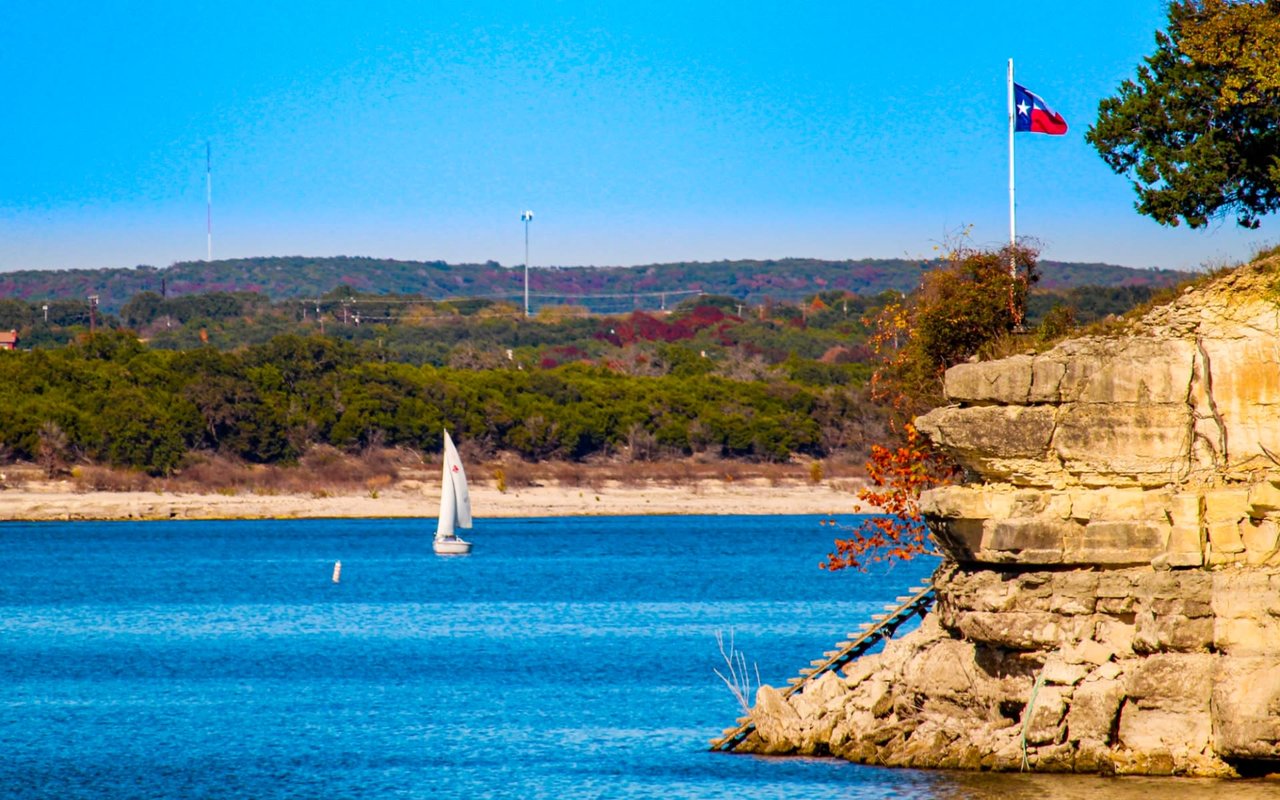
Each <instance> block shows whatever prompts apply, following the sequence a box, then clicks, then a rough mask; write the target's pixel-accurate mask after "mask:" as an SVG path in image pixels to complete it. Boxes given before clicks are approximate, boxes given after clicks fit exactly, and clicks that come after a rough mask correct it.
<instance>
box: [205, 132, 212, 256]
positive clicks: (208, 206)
mask: <svg viewBox="0 0 1280 800" xmlns="http://www.w3.org/2000/svg"><path fill="white" fill-rule="evenodd" d="M204 201H205V209H204V231H205V236H206V237H207V238H208V246H209V249H208V251H207V253H206V255H205V261H212V260H213V146H212V145H210V144H209V142H207V141H206V142H205V143H204Z"/></svg>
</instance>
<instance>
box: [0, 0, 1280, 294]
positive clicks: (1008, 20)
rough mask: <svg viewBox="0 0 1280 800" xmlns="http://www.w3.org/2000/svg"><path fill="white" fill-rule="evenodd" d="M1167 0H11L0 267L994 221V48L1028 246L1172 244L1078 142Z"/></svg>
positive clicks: (467, 251) (921, 231)
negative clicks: (1014, 85) (1011, 107)
mask: <svg viewBox="0 0 1280 800" xmlns="http://www.w3.org/2000/svg"><path fill="white" fill-rule="evenodd" d="M1163 5H1164V3H1163V2H1160V0H1146V1H1142V2H1139V1H1137V0H1133V1H1131V2H1121V3H1117V2H1114V0H1111V1H1110V2H1100V1H1098V0H1080V1H1078V2H1073V3H1058V4H1052V5H1049V4H1030V3H1025V2H1023V3H1014V2H977V3H971V4H961V5H960V6H959V7H957V6H956V5H955V4H943V3H937V2H919V1H918V0H898V2H894V3H885V4H863V3H829V2H825V3H816V2H800V3H789V4H781V3H776V2H770V3H759V2H740V3H737V4H733V5H730V4H727V3H707V2H701V1H700V0H689V1H688V2H681V3H668V2H648V3H643V2H642V3H636V2H625V3H624V2H607V3H605V2H586V1H585V0H578V1H577V2H569V1H567V0H566V1H565V2H555V1H554V0H544V1H543V2H537V3H524V4H516V3H506V2H503V3H498V2H486V0H468V1H467V2H449V1H448V0H442V1H439V2H423V1H422V0H418V1H417V2H377V1H376V0H373V1H372V2H370V3H368V4H357V3H346V2H332V3H331V2H323V1H321V2H306V3H302V2H275V3H273V2H261V1H259V2H253V3H247V2H237V1H236V0H229V1H227V2H216V3H213V2H209V3H200V2H157V3H130V2H117V3H100V2H95V3H69V2H61V3H59V2H50V3H8V4H5V5H4V6H2V7H0V74H4V75H6V76H7V77H8V80H7V81H6V84H8V86H7V89H6V91H5V102H4V112H3V119H4V124H3V125H0V152H2V153H4V158H3V159H0V270H12V269H23V268H33V267H35V268H72V267H121V266H134V265H136V264H152V265H156V266H165V265H167V264H170V263H172V262H175V261H181V260H194V259H201V258H203V257H204V256H205V250H206V240H205V143H206V142H209V143H211V145H212V149H213V229H214V232H213V251H214V257H215V258H230V257H241V256H255V255H295V254H303V255H339V254H345V255H368V256H377V257H388V258H402V259H423V260H432V259H444V260H447V261H451V262H462V261H472V262H474V261H484V260H488V259H492V260H495V261H499V262H501V263H503V264H508V265H514V264H519V263H521V262H522V261H523V258H524V250H523V248H524V244H523V242H524V240H523V228H522V223H521V222H520V212H521V210H523V209H525V208H529V209H532V210H533V211H534V212H535V214H536V216H535V219H534V222H533V224H532V227H531V231H530V240H531V244H530V261H531V263H532V264H534V265H586V264H597V265H614V264H640V263H649V262H655V261H675V260H701V261H710V260H717V259H722V258H783V257H788V256H809V257H819V258H833V259H838V258H860V257H885V258H892V257H901V256H908V257H917V256H921V255H928V254H930V253H931V252H932V248H933V247H934V245H936V244H937V243H939V242H940V241H942V240H945V239H946V238H948V236H949V235H951V234H952V233H953V232H955V231H957V230H959V229H961V228H962V227H964V226H972V227H971V231H972V233H971V236H972V240H973V241H974V242H975V243H977V244H980V245H985V244H995V245H998V244H1000V243H1001V242H1002V241H1004V240H1006V239H1007V237H1008V160H1007V150H1008V138H1007V121H1006V110H1005V109H1006V100H1005V67H1006V62H1007V59H1008V58H1010V57H1012V58H1014V59H1015V61H1016V66H1017V75H1018V80H1019V82H1020V83H1023V84H1024V85H1026V86H1027V87H1028V88H1029V89H1031V90H1032V91H1034V92H1036V93H1037V94H1039V95H1040V96H1041V97H1043V98H1044V99H1045V100H1046V101H1047V102H1048V103H1049V105H1050V106H1051V107H1053V108H1054V109H1055V110H1056V111H1058V112H1060V113H1062V114H1063V115H1064V116H1065V117H1066V118H1067V120H1068V122H1069V123H1070V125H1071V130H1070V132H1069V133H1068V134H1067V135H1066V136H1062V137H1048V136H1042V135H1030V134H1019V135H1018V138H1017V175H1018V232H1019V234H1021V235H1027V236H1034V237H1036V238H1037V239H1039V240H1040V242H1041V244H1042V246H1043V256H1044V257H1045V258H1051V259H1057V260H1068V261H1106V262H1111V263H1117V264H1124V265H1128V266H1136V267H1145V266H1164V267H1174V268H1196V267H1200V266H1203V265H1211V266H1217V265H1220V264H1223V263H1227V262H1231V261H1238V260H1241V259H1245V258H1248V257H1249V256H1250V254H1251V253H1252V252H1253V251H1254V250H1255V249H1256V248H1257V247H1258V246H1260V245H1264V244H1273V243H1274V241H1275V239H1274V236H1275V234H1274V232H1273V229H1274V227H1275V223H1274V222H1273V221H1271V220H1267V221H1264V223H1263V227H1262V229H1261V230H1260V231H1254V232H1249V231H1240V230H1237V229H1236V228H1235V226H1234V224H1233V223H1231V222H1230V221H1227V222H1224V223H1222V224H1221V225H1219V226H1216V227H1213V228H1211V229H1210V230H1208V231H1190V230H1187V229H1186V228H1185V227H1183V228H1178V229H1168V228H1164V227H1161V226H1159V225H1157V224H1156V223H1154V222H1151V221H1149V220H1147V219H1146V218H1144V217H1141V216H1139V215H1138V214H1137V213H1136V212H1135V211H1134V210H1133V201H1134V196H1133V193H1132V190H1131V189H1130V187H1129V185H1128V182H1127V181H1126V180H1124V179H1122V178H1120V177H1119V176H1116V175H1114V174H1112V173H1111V172H1110V171H1109V170H1108V169H1107V168H1106V166H1105V165H1104V164H1103V163H1102V160H1101V159H1100V158H1099V157H1098V156H1097V154H1096V153H1094V151H1093V150H1092V148H1090V147H1089V146H1088V145H1087V144H1086V143H1085V142H1084V138H1083V136H1084V131H1085V130H1086V128H1087V127H1088V125H1089V124H1090V123H1091V122H1092V121H1093V118H1094V116H1095V114H1096V110H1097V105H1098V101H1099V100H1100V99H1101V98H1102V97H1104V96H1106V95H1108V94H1110V93H1112V92H1113V91H1114V89H1115V87H1116V86H1117V84H1118V83H1119V82H1120V81H1121V80H1123V79H1125V78H1127V77H1130V76H1132V75H1133V73H1134V69H1135V67H1136V66H1137V64H1138V62H1139V60H1140V59H1141V58H1142V56H1144V55H1146V54H1148V53H1149V52H1150V51H1151V50H1152V49H1153V46H1154V45H1153V33H1154V31H1155V30H1156V29H1157V28H1159V27H1161V26H1162V25H1163V22H1164V17H1163V10H1162V9H1163Z"/></svg>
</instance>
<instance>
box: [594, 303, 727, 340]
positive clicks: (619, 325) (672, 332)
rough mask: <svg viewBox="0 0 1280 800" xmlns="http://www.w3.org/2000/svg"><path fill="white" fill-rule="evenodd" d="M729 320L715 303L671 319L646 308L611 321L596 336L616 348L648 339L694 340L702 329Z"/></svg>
mask: <svg viewBox="0 0 1280 800" xmlns="http://www.w3.org/2000/svg"><path fill="white" fill-rule="evenodd" d="M726 319H729V317H728V316H726V314H725V313H724V312H723V311H721V310H720V309H718V308H716V307H715V306H698V307H697V308H695V309H694V310H693V311H692V312H690V313H689V314H688V315H686V316H683V317H680V318H679V319H676V320H674V321H671V322H668V321H666V320H663V319H659V318H657V317H655V316H653V315H652V314H646V313H645V312H643V311H633V312H631V313H630V314H629V315H627V316H626V317H624V318H622V319H618V320H612V321H610V322H609V323H608V325H609V328H608V331H607V332H606V331H604V330H601V331H599V332H597V333H596V338H597V339H601V340H603V341H607V342H609V343H610V344H612V345H614V346H615V347H622V346H624V345H628V344H632V343H634V342H637V341H645V342H679V341H682V340H685V339H692V338H693V337H694V336H695V335H696V334H697V333H698V331H700V330H703V329H704V328H710V327H713V326H716V325H719V324H720V323H722V322H724V321H725V320H726Z"/></svg>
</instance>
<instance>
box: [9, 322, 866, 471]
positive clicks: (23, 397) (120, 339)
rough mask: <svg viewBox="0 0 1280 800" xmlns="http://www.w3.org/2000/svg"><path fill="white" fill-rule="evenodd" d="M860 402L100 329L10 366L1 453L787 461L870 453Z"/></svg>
mask: <svg viewBox="0 0 1280 800" xmlns="http://www.w3.org/2000/svg"><path fill="white" fill-rule="evenodd" d="M863 400H864V398H863V397H862V394H861V390H859V389H857V388H853V387H844V386H833V387H815V386H806V385H803V384H801V383H798V382H795V381H791V380H786V379H773V380H769V381H734V380H730V379H727V378H723V377H719V376H716V375H711V374H707V373H706V372H699V371H697V370H686V371H683V372H681V373H680V374H666V375H661V376H639V375H627V374H623V373H620V372H617V371H614V370H610V369H607V368H602V367H594V366H586V365H580V364H574V365H568V366H561V367H556V368H553V369H542V370H538V369H523V368H521V367H520V366H519V365H516V366H512V367H509V368H506V369H487V370H459V369H450V368H440V367H434V366H431V365H422V366H413V365H409V364H403V363H390V362H386V363H384V362H380V361H371V360H369V359H368V353H365V352H362V351H361V350H360V348H358V347H357V346H355V345H352V344H350V343H346V342H341V341H337V340H335V339H333V338H329V337H318V336H315V337H301V336H296V335H285V336H280V337H277V338H275V339H273V340H271V341H270V342H268V343H266V344H263V345H255V346H251V347H247V348H243V349H241V350H239V351H236V352H226V351H220V350H217V349H215V348H213V347H202V348H196V349H192V350H185V351H163V350H155V349H151V348H147V347H145V346H144V345H142V344H141V343H140V342H139V341H138V340H137V338H136V337H134V336H132V335H131V334H128V333H124V332H108V333H98V334H96V335H94V336H87V337H84V338H83V340H81V341H79V342H77V343H75V344H72V345H70V346H68V347H64V348H60V349H49V350H34V351H29V352H21V351H19V352H0V407H3V408H4V409H5V413H4V414H3V415H0V447H3V448H4V450H5V451H6V452H5V453H4V455H6V456H8V458H10V459H22V460H31V461H36V462H38V463H40V464H42V465H43V466H45V468H46V469H47V470H49V472H50V473H55V472H57V471H58V470H59V469H63V468H65V467H66V465H68V464H72V463H75V462H78V461H81V460H87V461H93V462H99V463H107V464H111V465H114V466H120V467H128V468H133V469H139V470H144V471H146V472H148V473H150V474H153V475H163V474H170V473H173V472H174V471H176V470H179V469H180V468H181V467H182V465H183V464H184V460H185V459H186V458H187V457H188V454H190V453H194V452H215V453H219V454H222V455H225V456H228V457H232V458H236V459H243V460H245V461H248V462H256V463H288V462H291V461H293V460H295V459H297V458H298V457H299V456H300V455H302V454H303V453H304V452H305V451H306V450H307V449H308V448H309V447H311V446H312V445H315V444H327V445H332V446H335V447H339V448H344V449H347V450H360V449H363V448H370V447H380V446H406V447H411V448H416V449H419V450H422V451H433V450H438V449H439V447H440V436H441V430H442V429H444V428H446V427H447V428H448V429H449V430H450V431H452V432H453V433H454V435H455V437H456V438H457V439H459V440H460V442H462V443H465V446H467V447H470V448H474V449H476V450H479V451H482V452H488V453H492V452H495V451H511V452H514V453H517V454H519V455H521V456H523V457H524V458H527V459H530V460H543V459H557V458H558V459H584V458H588V457H591V456H594V455H599V454H614V453H618V452H621V451H623V450H625V451H626V452H627V453H628V454H629V455H630V456H631V457H633V458H649V457H658V456H664V455H666V456H670V455H683V454H690V453H697V452H710V453H713V454H718V455H722V456H726V457H738V458H750V459H759V460H784V459H787V458H789V457H790V456H791V454H793V453H804V454H809V455H813V456H820V455H824V454H827V453H830V452H832V451H833V450H837V449H840V448H850V447H858V446H862V445H865V442H866V440H867V439H868V437H870V436H874V435H875V431H874V428H875V420H874V419H871V418H869V417H868V414H870V415H871V416H872V417H874V415H875V413H876V412H875V410H874V408H873V407H871V406H870V405H869V404H866V403H865V402H863Z"/></svg>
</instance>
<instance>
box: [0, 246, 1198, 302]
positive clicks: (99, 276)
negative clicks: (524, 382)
mask: <svg viewBox="0 0 1280 800" xmlns="http://www.w3.org/2000/svg"><path fill="white" fill-rule="evenodd" d="M930 266H933V264H932V263H928V262H921V261H909V260H906V259H861V260H848V261H822V260H818V259H809V258H786V259H778V260H767V261H755V260H740V261H714V262H681V263H674V264H649V265H644V266H636V267H537V268H534V269H531V270H530V271H529V283H530V292H531V294H532V295H533V297H532V304H533V305H534V306H544V305H550V304H570V305H583V306H587V307H589V308H591V309H593V310H596V311H615V310H629V309H630V308H633V307H637V306H643V307H656V306H657V305H659V303H670V304H674V303H676V302H679V300H681V299H683V298H684V297H686V296H688V295H690V294H695V293H698V292H705V293H707V294H717V295H727V296H729V297H734V298H736V299H739V300H742V301H743V302H744V303H760V302H762V301H765V300H799V299H802V298H805V297H810V296H812V295H814V294H816V293H818V292H823V291H830V290H843V291H849V292H853V293H856V294H861V295H876V294H879V293H880V292H883V291H885V290H887V289H893V290H897V291H908V290H910V289H911V288H913V287H914V286H915V285H916V284H917V283H918V281H919V279H920V273H921V271H922V269H925V268H927V267H930ZM1041 269H1042V272H1043V278H1042V280H1041V283H1040V286H1041V287H1043V288H1050V289H1053V288H1070V287H1075V286H1108V287H1110V286H1168V285H1172V284H1176V283H1178V282H1179V281H1181V280H1184V279H1185V278H1187V277H1189V274H1188V273H1185V272H1178V271H1175V270H1167V269H1130V268H1128V267H1119V266H1115V265H1113V264H1079V263H1070V262H1059V261H1043V262H1041ZM523 280H524V271H523V269H521V268H520V267H514V268H513V267H503V266H502V265H501V264H498V263H497V262H494V261H489V262H486V263H484V264H447V263H445V262H443V261H395V260H391V259H379V258H364V257H357V256H331V257H318V258H312V257H306V256H284V257H266V258H244V259H226V260H222V261H184V262H179V263H177V264H174V265H172V266H169V267H166V268H162V269H161V268H156V267H149V266H139V267H135V268H133V269H96V270H95V269H74V270H19V271H15V272H3V273H0V297H12V298H20V299H24V300H37V301H38V300H60V299H76V300H83V299H84V298H86V297H88V296H90V295H97V296H98V298H99V305H100V307H101V308H102V309H103V310H104V311H108V312H114V311H117V310H119V308H120V306H122V305H123V304H124V303H125V302H126V301H127V300H128V299H129V298H130V297H132V296H133V295H135V294H137V293H138V292H143V291H152V292H163V293H165V294H167V295H168V296H169V297H173V296H175V295H182V294H195V293H203V292H212V291H253V292H261V293H263V294H265V295H267V296H269V297H271V298H272V299H273V300H283V299H289V298H305V297H319V296H321V295H324V294H325V293H327V292H330V291H332V290H333V289H335V288H337V287H338V286H340V285H343V284H345V285H348V286H350V287H351V288H353V289H355V290H356V291H358V292H360V293H371V294H416V295H425V296H427V297H430V298H433V299H445V298H453V297H489V298H506V299H509V300H511V301H513V302H516V303H521V302H523V300H522V297H523V290H524V283H523Z"/></svg>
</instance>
